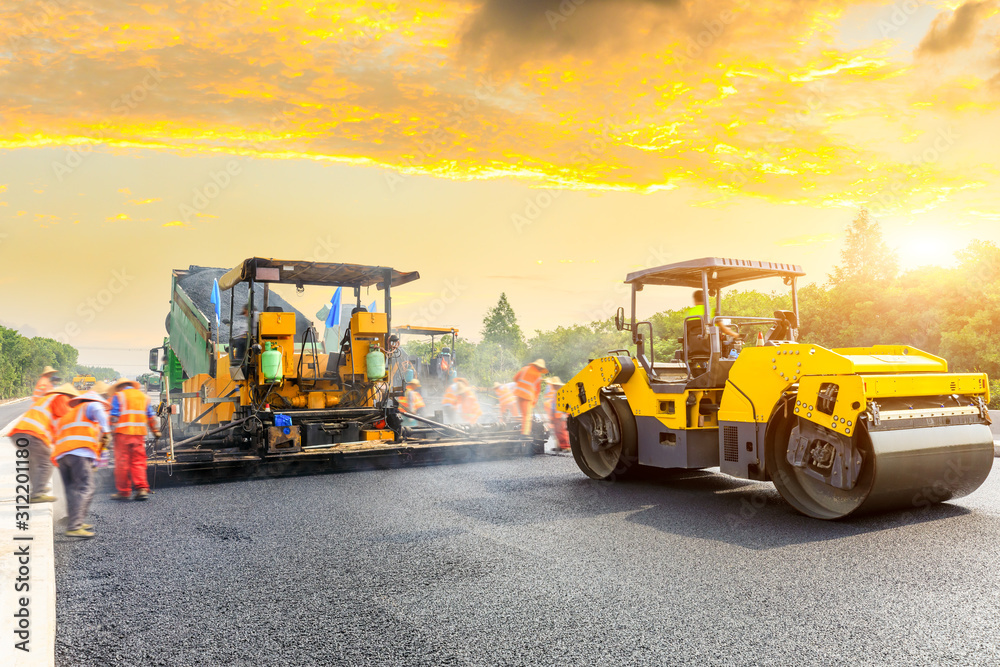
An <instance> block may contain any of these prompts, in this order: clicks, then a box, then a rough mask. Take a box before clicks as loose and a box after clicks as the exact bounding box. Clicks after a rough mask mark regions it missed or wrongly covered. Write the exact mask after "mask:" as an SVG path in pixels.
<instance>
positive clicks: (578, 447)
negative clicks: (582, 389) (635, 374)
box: [567, 396, 639, 481]
mask: <svg viewBox="0 0 1000 667" xmlns="http://www.w3.org/2000/svg"><path fill="white" fill-rule="evenodd" d="M601 402H602V404H604V405H605V406H606V409H605V407H604V406H602V407H598V408H595V409H593V410H590V411H589V412H587V413H585V414H583V415H580V416H579V417H570V418H569V421H568V423H567V427H568V429H569V442H570V449H571V451H572V452H573V458H574V460H576V464H577V465H578V466H579V467H580V470H582V471H583V472H584V474H586V475H587V476H588V477H590V478H591V479H599V480H612V481H613V480H615V479H622V478H624V477H628V476H629V475H630V474H632V473H634V472H635V471H636V470H637V469H638V468H639V455H638V438H637V436H636V427H635V417H634V416H633V415H632V411H631V409H630V408H629V405H628V401H627V400H625V399H624V398H623V397H618V396H604V397H602V398H601Z"/></svg>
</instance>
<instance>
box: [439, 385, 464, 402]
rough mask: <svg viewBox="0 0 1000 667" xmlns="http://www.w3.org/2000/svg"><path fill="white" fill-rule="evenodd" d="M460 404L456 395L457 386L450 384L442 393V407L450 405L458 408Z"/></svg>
mask: <svg viewBox="0 0 1000 667" xmlns="http://www.w3.org/2000/svg"><path fill="white" fill-rule="evenodd" d="M460 403H461V399H460V398H459V395H458V385H456V384H455V383H454V382H452V383H451V384H450V385H448V388H447V389H446V390H445V392H444V397H443V398H442V399H441V404H442V405H452V406H456V407H457V406H458V405H459V404H460Z"/></svg>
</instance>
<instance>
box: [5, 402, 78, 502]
mask: <svg viewBox="0 0 1000 667" xmlns="http://www.w3.org/2000/svg"><path fill="white" fill-rule="evenodd" d="M78 395H79V393H78V392H77V391H76V389H75V388H74V387H73V385H71V384H69V383H68V382H67V383H66V384H63V385H60V386H58V387H56V388H55V389H52V390H50V391H49V392H48V393H46V394H45V395H44V396H42V397H41V398H36V399H35V400H34V402H33V403H32V404H31V407H30V408H28V411H27V412H25V413H24V414H23V415H22V416H21V419H20V420H19V421H17V422H16V423H15V424H14V428H12V429H11V431H10V433H9V435H10V439H11V440H12V441H13V442H14V444H15V445H17V444H18V443H21V444H22V445H23V444H24V443H25V442H27V445H26V449H27V451H28V481H29V482H30V489H29V490H30V494H31V495H30V497H29V498H28V502H29V503H51V502H54V501H55V496H53V495H52V460H51V457H52V447H53V445H54V444H55V441H56V429H57V428H58V425H59V420H60V419H62V417H63V416H64V415H65V414H66V412H67V411H68V410H69V399H71V398H74V397H76V396H78Z"/></svg>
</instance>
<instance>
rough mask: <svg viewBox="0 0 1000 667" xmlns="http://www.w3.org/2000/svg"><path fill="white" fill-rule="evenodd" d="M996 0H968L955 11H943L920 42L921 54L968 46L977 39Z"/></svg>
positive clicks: (919, 50)
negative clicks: (971, 0)
mask: <svg viewBox="0 0 1000 667" xmlns="http://www.w3.org/2000/svg"><path fill="white" fill-rule="evenodd" d="M996 4H997V3H996V2H995V0H984V1H983V2H967V3H965V4H964V5H962V6H961V7H959V8H958V9H956V10H955V11H954V12H951V13H948V12H945V13H942V14H940V15H939V16H938V17H937V18H935V19H934V23H932V24H931V29H930V32H928V33H927V35H926V36H925V37H924V39H923V41H921V42H920V46H918V47H917V52H918V53H920V54H937V53H946V52H948V51H952V50H954V49H957V48H960V47H963V46H968V45H969V44H971V43H972V40H973V39H975V37H976V34H977V33H978V31H979V28H980V27H981V24H982V21H983V19H984V18H985V17H987V16H989V15H991V14H992V13H993V11H994V10H995V7H996Z"/></svg>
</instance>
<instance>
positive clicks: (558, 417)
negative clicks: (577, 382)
mask: <svg viewBox="0 0 1000 667" xmlns="http://www.w3.org/2000/svg"><path fill="white" fill-rule="evenodd" d="M545 382H546V384H548V391H546V392H545V399H544V401H543V402H542V404H543V405H544V406H545V414H546V419H547V420H548V423H549V426H550V427H551V428H552V431H553V433H554V434H555V436H556V448H557V449H561V450H568V449H569V430H568V429H567V428H566V418H567V415H566V413H565V412H563V411H561V410H560V409H559V408H558V406H557V404H556V394H558V393H559V390H560V389H561V388H562V386H563V381H562V380H560V379H559V377H558V376H556V377H553V378H549V379H547V380H546V381H545Z"/></svg>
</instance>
